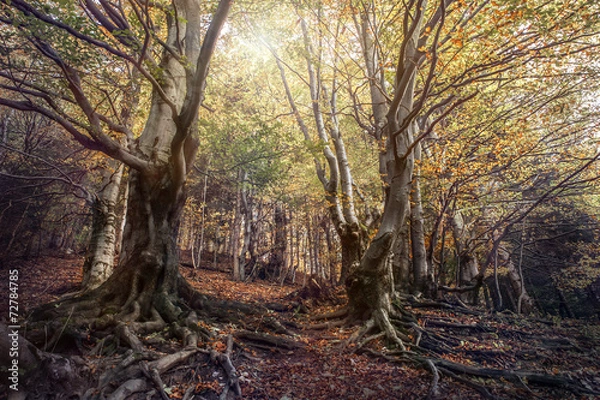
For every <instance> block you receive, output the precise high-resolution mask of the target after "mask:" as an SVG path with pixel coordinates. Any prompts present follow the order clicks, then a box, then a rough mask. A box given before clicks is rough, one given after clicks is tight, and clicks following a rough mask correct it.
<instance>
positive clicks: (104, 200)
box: [81, 162, 125, 291]
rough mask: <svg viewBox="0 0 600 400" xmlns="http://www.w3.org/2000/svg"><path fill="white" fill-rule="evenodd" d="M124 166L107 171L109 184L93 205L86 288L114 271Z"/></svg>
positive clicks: (92, 287) (85, 277)
mask: <svg viewBox="0 0 600 400" xmlns="http://www.w3.org/2000/svg"><path fill="white" fill-rule="evenodd" d="M113 164H115V162H113ZM124 169H125V166H124V164H120V165H119V166H118V167H117V169H116V171H109V170H107V169H104V171H103V174H104V179H103V181H104V182H103V183H105V184H104V187H103V188H102V190H101V191H100V192H98V193H97V195H96V198H95V199H94V202H93V205H92V212H93V217H92V233H91V239H90V243H89V247H88V251H87V255H86V258H85V262H84V264H83V281H82V283H81V286H82V290H83V291H88V290H91V289H95V288H97V287H98V286H100V285H101V284H102V283H104V281H106V280H107V279H108V277H109V276H110V275H111V274H112V272H113V268H114V259H115V255H116V253H115V250H116V246H117V242H118V237H117V231H118V228H117V227H118V223H119V218H118V216H117V204H118V200H119V194H120V189H121V179H122V177H123V171H124Z"/></svg>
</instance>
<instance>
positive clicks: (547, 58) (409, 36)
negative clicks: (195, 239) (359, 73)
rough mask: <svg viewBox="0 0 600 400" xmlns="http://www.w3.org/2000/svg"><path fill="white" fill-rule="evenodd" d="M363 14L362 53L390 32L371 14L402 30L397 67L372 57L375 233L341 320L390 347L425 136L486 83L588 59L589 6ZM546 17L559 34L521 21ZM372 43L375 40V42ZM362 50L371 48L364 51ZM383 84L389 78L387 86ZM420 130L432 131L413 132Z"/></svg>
mask: <svg viewBox="0 0 600 400" xmlns="http://www.w3.org/2000/svg"><path fill="white" fill-rule="evenodd" d="M386 6H387V7H386ZM361 7H362V8H359V9H358V10H357V13H364V14H366V15H367V17H363V18H362V20H363V21H365V20H368V21H371V23H372V24H373V25H371V26H370V27H369V28H370V29H363V32H367V33H369V35H371V39H370V40H363V43H364V44H363V50H365V49H366V50H368V49H371V48H376V46H375V45H374V43H378V44H379V46H382V47H383V44H385V41H384V40H383V36H382V35H384V34H385V33H387V32H389V29H390V28H389V26H388V25H385V24H384V23H377V19H376V18H373V17H370V16H371V15H374V14H373V13H375V15H379V14H381V15H388V16H392V17H390V18H391V19H390V21H391V22H390V21H387V22H388V23H389V24H390V25H392V24H400V26H401V27H402V32H403V33H402V36H401V37H400V38H398V36H394V40H395V41H394V42H392V43H393V44H394V48H400V51H399V53H398V55H397V57H396V60H395V62H393V63H392V62H390V61H391V60H390V59H388V58H386V56H385V54H386V53H385V52H384V51H383V49H382V48H379V49H378V53H377V54H378V55H379V58H378V59H379V60H380V61H379V64H378V65H379V66H380V67H379V68H380V72H379V74H373V75H369V77H370V78H371V82H373V86H374V87H372V88H371V90H372V91H373V92H375V91H376V90H379V91H380V92H382V93H383V94H384V96H379V98H381V97H383V98H385V93H386V92H387V91H386V90H385V89H386V86H387V87H389V88H390V90H389V91H390V92H391V95H390V96H389V98H388V99H386V106H387V108H386V111H387V113H386V117H385V120H382V121H384V125H383V126H381V123H379V126H380V127H381V132H382V140H385V147H384V152H383V153H382V158H381V162H380V165H381V166H382V170H383V171H384V172H385V177H386V183H387V185H388V186H387V188H386V190H387V196H386V201H385V206H384V212H383V216H382V221H381V225H380V227H379V230H378V232H377V234H376V236H375V237H374V239H373V240H372V242H371V244H370V245H369V247H368V249H367V251H366V253H365V255H364V257H363V258H362V260H361V263H360V265H359V267H358V268H356V269H355V270H354V271H353V272H352V274H351V277H350V279H351V284H350V287H349V290H348V294H349V312H350V316H351V318H352V319H354V320H363V321H364V320H366V321H367V324H366V326H367V327H372V326H377V327H378V328H379V329H381V330H382V331H384V332H385V333H386V336H387V337H388V338H389V339H390V340H392V341H393V342H396V343H397V344H399V345H400V346H402V344H401V341H400V340H399V337H398V336H397V330H396V328H395V327H394V325H393V324H392V323H391V320H390V315H392V316H393V315H397V312H396V311H395V310H394V308H393V307H392V299H393V297H394V292H393V282H392V277H391V269H390V263H389V261H388V258H389V255H390V253H391V249H392V248H394V244H395V243H396V242H397V240H399V236H398V234H399V232H400V228H401V227H402V226H403V224H404V222H405V219H406V216H407V214H408V211H409V209H410V207H409V195H410V190H411V183H412V181H413V179H414V164H415V151H416V150H417V147H418V145H419V144H420V143H422V142H423V140H424V139H425V138H427V137H429V136H431V134H432V132H433V130H434V128H435V127H436V126H437V125H438V124H439V123H440V122H441V121H444V120H447V119H449V118H451V117H452V114H453V111H454V110H459V109H460V107H462V106H463V105H464V104H466V103H467V102H468V101H469V100H470V99H472V98H474V97H475V96H477V95H479V94H481V93H484V92H485V91H486V90H487V89H486V88H489V82H490V81H492V82H493V81H494V79H501V78H502V77H503V74H504V73H506V72H507V71H510V72H515V71H516V68H517V67H520V66H531V65H533V64H535V65H553V63H555V62H558V61H557V60H559V59H560V56H559V55H560V54H564V53H562V52H563V51H568V54H577V53H586V52H587V51H588V50H589V49H590V48H593V47H594V46H596V45H597V44H596V43H595V41H594V39H589V38H590V37H592V36H594V35H595V34H596V33H597V32H596V31H595V28H591V27H590V25H589V24H587V23H586V22H584V21H583V19H582V16H583V15H585V14H586V13H587V12H589V10H588V9H587V7H593V6H591V4H590V3H588V2H580V3H578V4H577V7H575V8H574V9H571V8H569V7H568V5H567V4H561V5H548V4H545V5H539V6H538V5H531V6H529V5H517V4H516V3H515V4H512V2H507V3H506V4H503V5H499V4H495V3H493V2H487V1H482V2H470V3H464V2H454V1H441V2H435V3H429V2H426V1H414V2H410V3H408V4H404V5H399V6H398V7H397V8H396V9H393V6H391V5H384V4H381V5H379V4H374V3H369V5H368V6H364V5H361ZM550 12H552V13H555V12H558V13H560V15H561V16H564V19H563V20H562V22H565V23H564V25H561V26H560V27H559V26H557V24H556V22H555V21H556V20H554V19H544V18H542V19H541V20H540V21H539V23H538V22H536V23H531V22H530V21H529V20H528V19H527V16H530V15H532V14H536V13H541V14H544V15H546V13H550ZM483 18H487V19H488V21H492V22H494V21H496V22H497V21H500V20H501V19H502V18H504V21H505V24H504V25H501V26H492V25H490V24H489V23H488V22H486V21H485V20H484V19H483ZM373 21H374V22H373ZM566 21H568V22H566ZM382 26H383V27H384V28H387V30H384V29H383V28H382ZM515 26H518V27H519V30H520V36H519V38H518V39H516V40H511V39H510V37H511V36H510V34H509V30H510V29H511V27H512V29H514V27H515ZM549 27H552V28H554V29H559V28H560V29H566V30H565V31H564V32H565V34H564V36H562V37H561V38H560V39H558V40H557V38H553V37H549V36H548V35H547V32H549V31H548V28H549ZM567 27H568V28H567ZM590 28H591V29H590ZM483 33H485V35H483ZM376 34H378V35H379V36H374V35H376ZM500 38H502V39H500ZM504 38H506V39H504ZM369 43H372V44H371V45H370V46H369ZM567 49H568V50H567ZM365 53H367V52H365ZM467 53H468V54H469V57H466V55H467ZM369 54H372V53H369ZM476 54H478V55H479V57H477V56H475V55H476ZM583 57H584V59H585V58H586V57H587V56H586V55H584V56H583ZM366 59H367V60H368V61H370V62H368V63H367V65H371V66H373V62H372V60H374V59H375V58H367V57H366ZM392 65H394V67H393V76H390V75H391V74H386V73H385V72H384V68H385V67H383V66H389V68H390V69H392V68H391V66H392ZM376 68H377V67H376ZM380 77H383V79H381V78H380ZM388 77H390V78H391V79H393V82H392V83H389V79H388ZM380 82H381V83H380ZM371 99H372V101H371V104H373V105H379V104H381V101H377V100H376V99H375V97H373V96H372V97H371ZM376 111H378V112H376ZM381 114H382V113H381V110H379V109H377V110H375V109H373V112H372V115H373V118H375V116H376V115H379V116H381ZM379 118H381V117H379ZM422 121H430V122H429V123H427V124H420V123H419V122H422ZM423 126H424V128H423ZM459 140H460V139H459ZM460 143H461V142H460V141H459V142H457V144H460ZM592 161H593V160H592ZM486 264H487V263H486ZM484 269H485V267H484Z"/></svg>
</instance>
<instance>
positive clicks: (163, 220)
mask: <svg viewBox="0 0 600 400" xmlns="http://www.w3.org/2000/svg"><path fill="white" fill-rule="evenodd" d="M181 189H182V188H180V187H177V184H176V183H174V182H173V181H172V179H171V173H170V171H169V170H166V171H164V173H163V174H161V175H159V176H151V177H149V176H144V175H142V174H140V173H139V172H137V171H132V172H131V175H130V189H129V190H130V192H129V193H130V195H129V203H128V208H127V210H128V215H127V223H126V226H125V232H124V237H123V255H122V260H121V261H120V262H119V267H118V268H117V269H116V271H115V272H114V273H113V275H112V276H111V278H109V280H108V281H107V282H106V283H105V284H104V285H103V286H101V287H100V288H99V289H98V291H99V293H100V294H101V296H102V297H101V299H102V300H101V301H100V303H99V304H100V305H104V303H109V304H111V305H116V306H118V307H119V308H120V309H121V310H122V311H121V313H122V314H127V313H136V312H137V310H138V309H139V312H140V313H141V315H142V316H143V317H144V318H150V317H152V311H153V310H156V311H158V312H159V314H160V315H161V316H162V318H164V319H167V320H173V319H175V318H176V317H177V316H178V314H179V310H178V309H177V308H176V306H175V304H176V303H177V301H178V300H177V295H178V293H177V284H178V280H179V277H180V275H179V269H178V268H179V259H178V251H177V232H178V230H179V218H180V216H181V212H182V210H183V206H184V204H185V191H184V190H181Z"/></svg>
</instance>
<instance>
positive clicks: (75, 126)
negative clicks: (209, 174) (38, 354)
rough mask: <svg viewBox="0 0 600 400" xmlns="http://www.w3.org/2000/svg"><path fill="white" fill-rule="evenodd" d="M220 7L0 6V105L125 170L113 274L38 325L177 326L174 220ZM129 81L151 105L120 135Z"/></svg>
mask: <svg viewBox="0 0 600 400" xmlns="http://www.w3.org/2000/svg"><path fill="white" fill-rule="evenodd" d="M231 3H232V2H231V1H226V0H222V1H220V2H219V3H218V5H217V7H216V8H215V9H207V8H206V7H205V6H204V5H203V3H201V2H200V1H198V0H175V1H173V2H168V3H152V4H149V3H146V2H138V1H130V2H127V4H123V3H110V2H95V1H84V2H80V3H76V2H73V3H71V2H62V1H57V2H38V1H21V0H17V1H12V0H10V1H9V0H3V1H2V2H0V13H1V14H0V24H1V25H2V33H1V34H0V35H2V47H3V48H2V56H1V59H2V64H3V67H4V68H5V71H3V72H2V75H1V79H2V86H3V88H4V92H3V94H4V96H2V97H1V98H0V105H2V106H5V107H10V108H14V109H18V110H22V111H27V112H36V113H39V114H42V115H44V116H46V117H47V118H49V119H51V120H53V121H55V122H56V123H58V124H59V125H61V126H62V127H63V128H64V130H65V131H66V132H67V133H68V134H70V135H71V137H72V138H73V139H74V140H76V141H78V142H79V143H80V144H82V145H83V146H85V147H87V148H89V149H92V150H96V151H100V152H103V153H104V154H106V155H107V156H109V157H112V158H114V159H115V160H118V161H120V162H122V163H123V164H125V165H126V166H127V167H129V200H128V205H127V215H126V226H125V230H124V233H123V245H122V250H121V257H120V261H119V266H118V267H117V269H116V270H115V272H114V273H113V274H112V275H111V277H110V278H109V279H108V280H107V281H106V282H104V283H103V284H102V285H101V286H99V287H98V288H96V289H94V290H91V291H89V292H88V293H87V294H85V295H82V296H78V297H75V298H72V299H69V300H66V301H62V302H59V303H57V304H56V305H53V306H51V307H47V308H42V309H40V310H39V313H38V314H37V318H47V317H53V316H56V315H57V314H58V315H61V314H65V313H73V312H74V313H75V314H74V315H77V318H76V319H77V320H82V319H83V320H88V321H89V319H94V318H98V317H100V316H104V317H105V318H108V319H109V320H111V321H113V323H118V322H123V321H140V322H142V321H146V322H147V321H153V322H155V323H156V324H158V326H161V325H162V324H164V321H167V322H171V321H175V320H178V319H180V318H182V309H181V308H180V306H179V303H180V297H179V296H180V295H183V294H185V293H187V292H189V291H186V290H185V289H186V288H187V286H186V284H185V282H184V281H183V279H181V276H180V274H179V271H178V256H177V254H178V253H177V249H176V242H177V240H176V239H177V231H178V226H179V217H180V215H181V211H182V207H183V205H184V203H185V198H186V178H187V175H188V174H189V172H190V171H191V167H192V165H193V161H194V155H195V152H196V149H197V138H196V136H195V135H196V127H197V118H198V111H199V107H200V106H201V104H202V101H203V93H204V89H205V84H206V78H207V75H208V68H209V63H210V59H211V56H212V54H213V52H214V50H215V47H216V43H217V38H218V36H219V32H220V30H221V28H222V27H223V24H224V22H225V20H226V17H227V14H228V12H229V9H230V6H231ZM133 71H137V72H135V73H134V72H133ZM138 74H139V75H138ZM123 76H126V77H127V78H123ZM136 76H139V79H140V81H141V82H140V84H143V85H145V88H147V89H149V90H151V99H150V100H149V101H150V104H149V110H148V112H147V113H146V120H145V122H143V123H142V124H137V125H135V126H134V127H133V128H130V126H129V125H128V123H127V122H128V121H127V118H125V117H124V116H123V115H120V114H119V108H118V107H117V106H116V104H117V103H119V102H122V101H128V99H129V98H130V97H129V96H127V93H128V90H130V85H129V84H128V83H127V82H126V83H125V84H123V82H122V79H125V80H126V81H128V80H129V81H131V80H132V79H136ZM96 79H97V80H96ZM137 129H139V132H140V133H139V134H138V133H137V132H138V130H137ZM123 138H126V139H128V141H127V142H126V141H121V139H123ZM73 310H74V311H73ZM107 316H108V317H107ZM126 329H129V328H126ZM133 329H135V327H133Z"/></svg>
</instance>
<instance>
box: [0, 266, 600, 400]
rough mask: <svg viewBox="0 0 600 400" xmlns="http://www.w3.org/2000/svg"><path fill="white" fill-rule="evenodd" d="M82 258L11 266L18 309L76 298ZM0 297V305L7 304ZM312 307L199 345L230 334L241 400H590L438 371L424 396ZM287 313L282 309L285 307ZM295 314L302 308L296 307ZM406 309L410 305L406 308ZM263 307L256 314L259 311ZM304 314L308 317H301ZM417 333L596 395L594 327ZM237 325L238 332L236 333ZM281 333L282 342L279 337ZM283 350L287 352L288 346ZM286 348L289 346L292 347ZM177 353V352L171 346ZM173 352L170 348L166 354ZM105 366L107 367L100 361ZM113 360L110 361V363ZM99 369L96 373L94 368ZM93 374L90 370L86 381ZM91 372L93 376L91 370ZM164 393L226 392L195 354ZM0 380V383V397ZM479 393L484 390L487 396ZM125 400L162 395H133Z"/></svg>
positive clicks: (380, 353)
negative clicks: (266, 338)
mask: <svg viewBox="0 0 600 400" xmlns="http://www.w3.org/2000/svg"><path fill="white" fill-rule="evenodd" d="M82 263H83V261H82V259H81V258H77V257H73V258H53V257H47V258H43V259H37V260H30V261H21V262H20V265H19V269H20V273H19V302H20V306H21V310H23V309H27V310H31V309H32V308H33V307H35V306H36V305H39V304H43V303H46V302H49V301H51V300H55V299H57V298H59V297H60V296H61V295H63V294H65V293H68V292H71V291H74V290H76V289H77V286H78V284H79V282H80V280H81V265H82ZM182 273H183V274H184V276H186V278H187V279H188V281H189V282H191V283H192V285H193V286H194V287H195V288H197V289H198V290H199V291H201V292H203V293H205V294H207V295H210V296H212V297H215V298H219V299H222V300H228V301H236V302H241V303H246V304H249V305H257V306H260V305H262V306H265V305H272V304H279V305H283V306H285V305H286V304H291V300H290V296H289V295H290V294H292V295H293V293H295V292H296V291H298V290H299V289H300V288H301V287H302V286H301V285H278V284H274V283H270V282H266V281H260V280H259V281H254V282H249V283H239V282H233V281H231V279H230V276H229V274H228V273H226V272H220V271H215V270H207V269H198V270H193V269H190V268H185V267H182ZM6 297H7V294H6V293H5V291H1V293H0V302H2V304H7V299H6ZM338 297H339V298H338V300H337V301H335V302H334V303H338V304H333V303H332V302H324V303H323V304H316V302H314V301H311V300H307V301H305V302H304V303H303V307H296V308H294V307H287V308H288V309H287V310H284V311H270V312H268V313H266V314H265V313H262V314H260V313H259V314H256V315H251V316H248V317H247V318H248V319H255V320H254V321H251V320H247V321H243V322H241V323H238V324H232V323H220V322H219V321H207V326H208V327H209V328H210V329H211V330H212V331H213V332H214V333H215V339H214V341H213V342H211V343H208V344H204V345H203V346H205V347H206V346H210V347H212V348H214V349H216V350H218V351H223V350H224V349H225V347H226V341H227V337H228V336H230V335H232V336H233V337H235V338H236V339H235V343H236V346H235V351H234V352H233V353H232V357H231V359H232V362H233V364H234V366H235V368H236V369H237V373H238V374H239V376H240V386H241V390H242V395H243V398H245V399H276V400H295V399H307V400H317V399H371V398H372V399H379V400H383V399H425V398H426V397H427V396H428V395H430V398H432V399H452V400H454V399H479V398H511V399H512V398H515V399H516V398H523V399H535V398H539V399H580V398H581V399H591V398H594V397H593V396H591V395H586V394H582V393H576V392H574V391H572V390H567V389H565V388H564V387H560V386H556V387H553V386H551V385H550V386H546V385H545V386H540V385H538V384H537V383H536V382H533V381H528V379H527V378H523V379H521V380H520V381H519V382H514V381H513V382H508V381H505V380H501V379H500V380H485V379H483V378H472V377H471V378H466V377H461V376H456V375H455V376H454V377H449V376H445V375H444V374H443V373H442V376H441V379H440V381H439V383H438V384H437V390H436V391H435V393H429V391H430V388H431V386H432V373H431V372H430V371H428V370H427V369H426V368H423V367H419V366H417V365H414V364H410V363H402V362H399V361H397V360H396V361H392V359H391V358H390V357H386V354H388V353H387V350H386V349H385V347H384V345H385V343H382V342H379V341H377V340H374V341H372V342H370V343H369V344H368V345H367V346H365V347H363V348H358V347H357V346H348V345H346V342H345V339H347V338H348V337H349V336H350V334H351V333H352V332H353V330H354V329H355V328H331V329H327V330H314V329H311V328H310V326H311V324H312V323H313V322H312V321H311V320H310V317H311V316H314V315H317V314H320V313H324V312H329V311H332V310H334V309H336V308H337V307H340V305H339V304H341V303H342V302H343V301H344V299H343V295H342V294H341V293H339V292H338ZM285 308H286V307H284V309H285ZM300 308H302V310H300ZM408 308H409V309H410V307H408ZM263 309H264V308H263ZM306 311H308V312H306ZM411 311H412V312H414V313H415V315H416V316H417V318H418V320H419V324H420V326H421V327H423V328H425V329H428V330H431V331H433V332H435V333H436V335H438V337H442V338H444V337H445V338H448V343H449V349H448V352H447V353H446V354H443V355H442V356H441V357H442V358H445V359H447V360H449V361H454V362H459V363H462V364H465V365H467V366H473V367H478V368H492V369H503V370H512V371H535V372H537V373H545V374H549V375H556V376H562V377H567V378H571V379H573V380H575V381H577V382H578V383H579V384H580V385H581V386H582V387H585V388H589V389H592V390H594V391H600V324H599V323H598V321H584V320H564V319H563V320H558V319H556V320H547V319H542V318H524V317H520V316H516V315H513V314H497V313H496V314H492V313H485V312H483V311H482V310H476V309H471V310H470V311H469V310H465V309H463V308H456V309H455V308H453V307H452V306H450V305H448V307H447V308H445V309H439V308H435V307H415V308H413V309H412V310H411ZM265 318H276V319H277V320H278V321H280V322H281V323H282V325H283V326H285V327H286V328H287V329H288V330H289V331H290V332H291V333H292V334H293V335H292V336H289V335H288V336H286V337H287V338H288V339H289V342H284V343H283V345H281V346H272V345H271V344H265V343H263V344H261V343H259V342H257V341H248V340H244V338H243V337H241V338H240V337H239V336H236V333H237V332H239V331H240V330H245V331H246V332H248V330H249V329H250V328H251V327H256V326H259V325H260V323H261V321H258V320H261V319H265ZM240 325H242V326H240ZM280 336H282V337H283V336H285V335H280ZM143 342H144V343H145V344H146V345H149V346H152V345H154V346H155V347H157V348H158V350H159V351H161V352H164V353H168V352H169V351H177V344H176V343H168V344H165V343H162V344H156V342H153V341H152V338H143ZM286 343H289V344H290V345H289V346H288V345H286ZM292 344H293V345H292ZM180 347H181V346H180V345H179V348H180ZM170 348H172V350H170ZM82 356H83V357H87V358H88V359H87V361H88V364H89V365H97V366H98V371H100V370H101V368H106V365H108V364H110V355H109V356H103V357H97V356H96V357H91V356H89V357H88V356H86V355H85V354H83V355H82ZM107 360H108V361H107ZM116 360H117V359H116V358H115V361H114V363H116V362H117V361H116ZM101 365H103V367H101ZM94 373H95V371H94V367H92V368H91V370H90V371H89V374H90V377H91V378H90V379H98V377H97V376H96V377H95V378H93V375H94ZM98 374H99V372H98ZM162 381H163V383H164V385H165V387H166V389H165V392H166V393H167V394H168V397H169V398H171V399H181V398H185V399H192V398H194V399H218V398H219V393H220V392H222V391H223V387H224V386H225V381H226V377H225V374H224V373H223V372H222V371H220V368H218V367H217V366H215V365H214V363H211V360H210V359H209V357H208V355H207V354H206V353H198V355H197V356H194V357H191V358H189V359H188V360H187V362H186V364H185V365H183V366H181V365H180V366H177V367H174V368H172V369H171V370H170V371H168V373H166V374H164V375H163V376H162ZM2 384H4V382H0V397H2V395H1V390H2V387H1V385H2ZM486 390H487V392H486ZM131 398H132V399H138V398H139V399H146V398H160V397H158V394H155V395H152V394H150V395H147V394H145V395H140V396H138V397H135V396H133V397H131Z"/></svg>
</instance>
